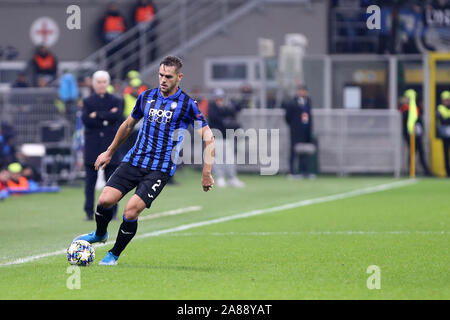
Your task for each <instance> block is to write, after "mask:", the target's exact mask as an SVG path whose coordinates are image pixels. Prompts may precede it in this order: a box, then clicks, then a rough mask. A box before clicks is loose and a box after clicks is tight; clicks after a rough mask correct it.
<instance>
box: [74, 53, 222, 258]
mask: <svg viewBox="0 0 450 320" xmlns="http://www.w3.org/2000/svg"><path fill="white" fill-rule="evenodd" d="M181 67H182V61H181V60H180V59H179V58H178V57H174V56H168V57H165V58H164V59H163V60H162V61H161V63H160V67H159V87H158V88H154V89H151V90H146V91H144V92H143V93H142V94H140V95H139V97H138V99H137V101H136V105H135V107H134V110H133V111H132V113H131V115H130V116H129V117H128V118H127V119H126V120H125V121H124V122H123V123H122V125H121V126H120V127H119V129H118V131H117V133H116V135H115V137H114V140H113V142H112V143H111V145H110V146H109V147H108V149H107V150H106V151H105V152H103V153H101V154H100V155H99V156H98V158H97V160H96V162H95V168H96V169H97V170H98V169H99V168H105V167H106V166H107V165H108V163H109V162H110V161H111V159H112V156H113V154H114V153H115V152H116V150H117V149H118V147H119V145H120V144H121V143H122V142H123V141H125V140H126V139H127V138H128V136H129V135H130V134H131V133H132V132H133V128H134V126H135V125H136V124H137V123H138V122H139V120H140V119H142V118H143V121H144V122H143V124H142V126H141V129H140V131H139V134H138V137H137V139H136V142H135V144H134V146H133V147H132V148H131V149H130V150H129V151H128V153H127V154H126V155H125V157H124V158H123V159H122V162H121V164H120V165H119V167H118V168H117V170H116V171H115V172H114V173H113V175H112V176H111V178H110V179H109V180H108V182H107V183H106V186H105V187H104V189H103V190H102V193H101V195H100V197H99V200H98V203H97V210H96V213H95V221H96V224H97V229H96V231H92V232H91V233H89V234H85V235H81V236H78V237H77V238H75V239H74V240H86V241H88V242H90V243H95V242H106V240H107V239H108V232H107V227H108V223H109V222H110V221H111V218H112V207H113V206H114V205H115V204H116V203H118V202H119V200H120V199H122V197H123V196H124V195H125V194H127V193H128V192H129V191H131V190H132V189H134V188H135V187H136V191H135V194H134V195H133V196H132V197H131V198H130V200H129V201H128V203H127V204H126V207H125V211H124V214H123V222H122V224H121V225H120V228H119V231H118V234H117V238H116V242H115V244H114V247H113V248H112V249H111V250H109V251H108V253H107V254H106V256H105V257H104V258H103V260H102V261H100V263H99V265H116V264H117V260H118V259H119V256H120V254H121V253H122V251H123V250H124V249H125V247H126V246H127V244H128V243H129V242H130V241H131V239H132V238H133V237H134V235H135V234H136V231H137V221H138V216H139V214H140V213H141V212H142V210H144V209H145V208H150V206H151V204H152V202H153V201H154V200H155V199H156V197H157V196H158V195H159V193H160V192H161V190H162V189H163V188H164V186H165V185H166V183H167V182H168V180H169V179H170V177H171V176H172V175H173V174H174V173H175V170H176V162H177V161H176V160H177V159H172V150H174V151H176V150H178V149H174V148H177V146H179V141H181V140H182V138H180V137H177V139H173V137H172V135H173V133H174V132H175V131H177V132H178V133H180V131H182V130H177V129H186V128H187V127H188V126H189V125H190V124H192V125H194V129H195V130H196V131H197V132H198V133H200V134H201V135H202V138H203V141H204V142H205V151H206V150H208V152H206V153H205V157H204V159H205V161H204V164H203V173H202V186H203V190H204V191H205V192H206V191H209V190H210V189H211V188H212V187H213V185H214V180H213V178H212V176H211V169H212V164H213V161H214V136H213V134H212V132H211V130H210V128H209V126H208V124H207V122H206V120H205V118H204V117H203V115H202V113H201V112H200V111H199V109H198V107H197V103H196V102H195V101H194V100H193V99H192V98H190V97H189V96H188V95H187V94H186V93H185V92H183V91H182V90H181V88H180V87H179V84H180V81H181V79H182V78H183V73H181ZM174 154H175V157H177V152H174Z"/></svg>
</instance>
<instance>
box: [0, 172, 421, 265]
mask: <svg viewBox="0 0 450 320" xmlns="http://www.w3.org/2000/svg"><path fill="white" fill-rule="evenodd" d="M416 182H417V180H416V179H410V180H401V181H396V182H390V183H385V184H381V185H377V186H372V187H366V188H363V189H359V190H354V191H348V192H343V193H338V194H334V195H330V196H325V197H319V198H314V199H308V200H302V201H297V202H293V203H287V204H284V205H279V206H275V207H271V208H266V209H258V210H252V211H249V212H244V213H240V214H235V215H231V216H225V217H221V218H217V219H211V220H205V221H199V222H194V223H188V224H184V225H180V226H178V227H173V228H169V229H163V230H158V231H153V232H148V233H144V234H142V235H138V236H136V237H135V239H144V238H148V237H156V236H160V235H163V234H167V233H172V232H178V231H183V230H189V229H192V228H198V227H203V226H207V225H212V224H217V223H222V222H226V221H231V220H236V219H243V218H248V217H252V216H257V215H261V214H266V213H270V212H277V211H283V210H288V209H293V208H298V207H304V206H309V205H313V204H318V203H325V202H330V201H335V200H341V199H346V198H351V197H356V196H360V195H364V194H370V193H375V192H381V191H386V190H390V189H394V188H399V187H404V186H408V185H411V184H414V183H416ZM112 243H113V241H108V242H106V243H104V244H98V245H96V246H95V247H102V246H105V245H110V244H112ZM65 252H66V250H58V251H54V252H50V253H44V254H40V255H36V256H30V257H25V258H20V259H16V260H13V261H9V262H5V263H2V264H0V267H2V266H9V265H13V264H22V263H26V262H30V261H33V260H37V259H41V258H45V257H49V256H55V255H58V254H62V253H65Z"/></svg>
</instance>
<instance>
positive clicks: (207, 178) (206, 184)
mask: <svg viewBox="0 0 450 320" xmlns="http://www.w3.org/2000/svg"><path fill="white" fill-rule="evenodd" d="M213 185H214V179H213V177H212V175H211V173H203V175H202V186H203V191H205V192H208V191H209V190H211V189H212V187H213Z"/></svg>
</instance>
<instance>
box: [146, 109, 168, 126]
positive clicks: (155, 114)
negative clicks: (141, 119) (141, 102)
mask: <svg viewBox="0 0 450 320" xmlns="http://www.w3.org/2000/svg"><path fill="white" fill-rule="evenodd" d="M172 113H173V112H172V111H170V110H158V109H153V108H151V109H150V110H149V112H148V121H149V122H156V123H167V122H170V120H171V119H172Z"/></svg>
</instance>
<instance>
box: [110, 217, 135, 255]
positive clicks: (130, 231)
mask: <svg viewBox="0 0 450 320" xmlns="http://www.w3.org/2000/svg"><path fill="white" fill-rule="evenodd" d="M137 221H138V219H135V220H127V219H125V217H123V222H122V224H121V225H120V228H119V232H118V233H117V238H116V243H115V244H114V247H113V248H112V249H111V250H109V251H110V252H111V253H112V254H113V255H115V256H120V254H121V253H122V251H123V250H124V249H125V247H126V246H127V244H128V243H129V242H130V241H131V239H133V237H134V235H135V234H136V231H137V226H138V223H137Z"/></svg>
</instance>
